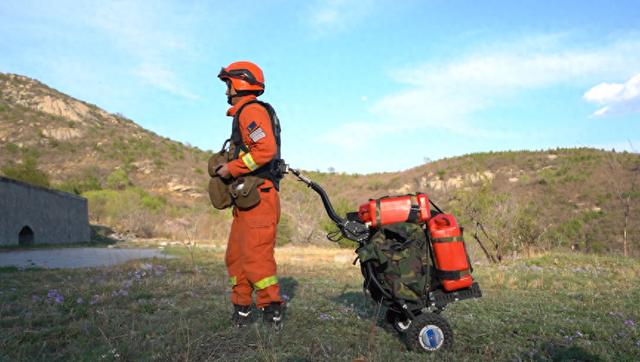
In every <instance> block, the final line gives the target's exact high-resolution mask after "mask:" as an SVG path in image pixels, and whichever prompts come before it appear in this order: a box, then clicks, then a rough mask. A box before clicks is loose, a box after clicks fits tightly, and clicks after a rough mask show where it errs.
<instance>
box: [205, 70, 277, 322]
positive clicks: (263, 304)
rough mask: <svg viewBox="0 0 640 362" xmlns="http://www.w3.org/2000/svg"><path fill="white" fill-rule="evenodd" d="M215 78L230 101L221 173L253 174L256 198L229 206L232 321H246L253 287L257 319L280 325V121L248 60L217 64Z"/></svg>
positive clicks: (260, 76)
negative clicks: (228, 151) (227, 151)
mask: <svg viewBox="0 0 640 362" xmlns="http://www.w3.org/2000/svg"><path fill="white" fill-rule="evenodd" d="M218 78H220V79H221V80H222V81H224V82H225V83H226V84H227V93H226V94H227V100H228V103H229V104H230V105H231V106H232V107H231V108H229V110H228V111H227V115H228V116H230V117H233V126H232V135H231V141H232V144H233V145H234V146H235V147H234V148H235V152H234V154H233V155H232V156H233V157H232V158H233V159H232V161H230V162H228V163H226V164H223V165H221V167H219V168H218V171H217V173H218V175H219V176H220V177H222V178H229V177H232V178H238V177H242V176H247V175H251V176H257V177H260V178H262V179H264V183H262V184H261V185H259V186H258V191H259V195H260V201H259V203H258V204H257V205H255V206H253V207H250V208H246V209H243V208H240V207H238V206H234V207H233V223H232V225H231V233H230V234H229V241H228V244H227V253H226V256H225V263H226V265H227V271H228V273H229V278H230V284H231V285H232V288H233V291H232V295H231V301H232V303H233V305H234V312H233V317H232V320H233V322H234V324H235V325H236V326H238V327H242V326H245V325H247V324H248V323H249V322H250V320H251V304H252V302H253V297H252V294H253V291H254V290H255V291H256V306H257V307H258V309H260V310H262V315H263V321H264V322H265V323H267V324H270V325H272V326H273V327H274V328H276V329H281V328H282V317H283V306H284V305H283V302H282V299H281V297H280V287H279V284H278V278H277V276H276V261H275V258H274V246H275V241H276V229H277V225H278V222H279V220H280V198H279V196H278V191H279V181H280V178H281V177H282V174H279V173H278V172H277V169H278V165H279V162H281V161H280V123H279V121H278V118H277V116H276V114H275V111H274V110H273V108H272V107H271V106H270V105H269V104H268V103H264V102H260V101H258V100H257V97H258V96H260V95H261V94H262V93H263V92H264V76H263V73H262V70H261V69H260V68H259V67H258V66H257V65H255V64H253V63H251V62H245V61H241V62H235V63H232V64H230V65H229V66H227V67H225V68H222V70H221V71H220V74H218Z"/></svg>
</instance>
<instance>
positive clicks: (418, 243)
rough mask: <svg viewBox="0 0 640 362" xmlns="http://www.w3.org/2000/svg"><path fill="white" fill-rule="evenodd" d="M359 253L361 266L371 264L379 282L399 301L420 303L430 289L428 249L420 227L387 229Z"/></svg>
mask: <svg viewBox="0 0 640 362" xmlns="http://www.w3.org/2000/svg"><path fill="white" fill-rule="evenodd" d="M356 252H357V253H358V256H359V257H360V263H364V262H367V261H372V263H373V265H374V270H375V272H376V274H378V275H377V279H378V280H379V281H380V282H381V284H382V286H383V287H384V288H385V289H388V290H389V291H391V293H392V294H393V296H394V297H396V298H399V299H403V300H406V301H414V302H419V301H420V300H421V299H423V298H424V295H425V294H426V292H427V291H428V290H429V287H430V286H431V275H430V269H431V268H430V266H431V260H430V258H429V246H428V243H427V239H426V236H425V234H424V232H423V231H422V229H421V228H420V226H419V225H416V224H411V223H399V224H393V225H388V226H385V227H383V228H381V229H380V230H378V231H377V232H376V233H375V234H373V236H372V237H371V238H370V239H369V241H368V243H367V244H365V245H363V246H361V247H360V248H358V250H357V251H356ZM367 283H368V281H366V280H365V288H367V287H368V285H367ZM374 299H375V298H374Z"/></svg>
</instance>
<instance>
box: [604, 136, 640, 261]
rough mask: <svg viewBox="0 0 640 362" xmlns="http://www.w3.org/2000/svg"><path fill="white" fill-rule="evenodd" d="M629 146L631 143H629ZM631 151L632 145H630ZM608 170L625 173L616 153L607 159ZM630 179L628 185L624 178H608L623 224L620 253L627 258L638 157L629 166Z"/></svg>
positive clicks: (639, 166) (638, 175) (639, 176)
mask: <svg viewBox="0 0 640 362" xmlns="http://www.w3.org/2000/svg"><path fill="white" fill-rule="evenodd" d="M630 144H631V142H630ZM631 149H632V150H633V145H631ZM608 164H609V169H610V171H611V174H612V175H617V174H621V173H623V172H624V171H625V166H626V165H625V164H624V160H622V161H621V160H620V156H619V155H617V154H616V153H612V155H611V157H609V158H608ZM631 173H632V174H631V179H630V181H629V182H628V183H626V182H625V178H624V177H609V183H610V186H611V189H612V191H613V193H614V195H615V197H616V199H617V200H618V202H619V203H620V206H621V209H622V212H623V216H624V222H623V227H622V253H623V255H624V256H629V255H630V253H631V251H630V245H629V217H630V215H631V212H632V210H633V206H634V205H633V201H634V198H635V197H636V196H637V194H638V183H639V180H640V157H637V156H636V159H635V160H634V161H633V162H632V164H631Z"/></svg>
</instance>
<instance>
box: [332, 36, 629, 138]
mask: <svg viewBox="0 0 640 362" xmlns="http://www.w3.org/2000/svg"><path fill="white" fill-rule="evenodd" d="M567 43H568V42H567V41H566V40H563V37H556V36H543V37H538V38H526V39H516V40H515V41H513V42H512V43H502V44H491V45H488V46H486V47H485V48H483V49H480V50H476V51H474V52H472V53H468V54H466V55H464V56H461V57H460V58H458V59H452V60H448V61H444V62H429V63H423V64H418V65H415V66H407V67H405V68H404V69H399V70H395V71H393V72H391V77H392V78H393V79H394V80H395V81H396V82H397V83H399V84H403V85H406V86H407V87H408V88H407V89H405V90H402V91H398V92H394V93H391V94H388V95H386V96H384V97H382V98H381V99H380V100H378V101H377V102H374V103H373V105H372V107H371V108H370V111H371V121H370V122H367V123H368V125H369V131H368V132H369V136H370V137H377V138H381V137H383V136H385V135H386V134H389V133H390V132H391V133H393V132H407V131H412V130H420V129H426V128H430V129H440V130H446V131H449V132H453V133H454V134H457V135H464V136H471V137H470V139H473V138H475V139H478V138H485V139H501V138H505V139H506V138H509V137H513V135H512V134H509V133H506V132H504V131H502V130H496V129H493V130H492V129H486V128H485V127H480V126H478V125H477V124H476V123H475V122H474V121H473V118H474V117H473V115H474V114H477V113H478V112H480V111H484V110H489V109H491V107H493V106H495V105H497V104H500V103H501V102H509V101H512V100H514V99H516V98H515V97H517V96H518V95H520V94H522V93H523V92H525V91H532V90H539V89H546V88H551V87H554V86H569V87H577V88H579V87H581V86H584V85H586V84H589V82H593V80H595V79H603V77H615V76H620V75H621V74H624V73H626V72H628V70H629V69H640V57H638V56H637V54H640V41H637V40H635V39H631V40H621V41H616V42H612V43H610V44H606V45H604V46H601V47H599V48H592V47H588V46H584V47H583V48H576V47H575V45H572V46H571V47H569V46H567V45H566V44H567ZM591 84H593V83H591ZM627 88H629V87H627ZM634 89H635V90H636V91H637V88H634ZM629 93H632V92H631V91H627V93H625V94H629ZM635 94H636V95H637V93H635ZM577 97H579V95H578V94H576V98H577ZM634 99H637V96H636V97H635V98H634ZM607 105H608V106H609V107H613V105H611V104H607ZM601 112H604V113H607V112H608V110H601ZM352 128H357V127H353V125H352V124H351V123H347V124H343V125H342V126H340V127H339V128H338V129H336V130H332V131H331V132H329V133H328V134H327V135H326V137H323V139H324V140H325V141H327V142H329V141H330V142H331V143H332V144H334V145H338V146H343V147H345V148H349V147H352V146H351V145H350V144H349V141H348V140H346V139H345V138H344V137H343V138H342V139H341V138H340V137H338V135H340V134H344V132H345V131H348V130H350V129H352Z"/></svg>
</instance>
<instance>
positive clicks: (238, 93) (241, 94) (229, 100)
mask: <svg viewBox="0 0 640 362" xmlns="http://www.w3.org/2000/svg"><path fill="white" fill-rule="evenodd" d="M261 94H262V92H255V91H246V90H241V91H236V94H234V95H232V96H227V103H229V105H233V102H232V101H233V98H235V97H245V96H249V95H255V96H256V97H257V96H259V95H261Z"/></svg>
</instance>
